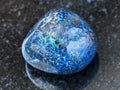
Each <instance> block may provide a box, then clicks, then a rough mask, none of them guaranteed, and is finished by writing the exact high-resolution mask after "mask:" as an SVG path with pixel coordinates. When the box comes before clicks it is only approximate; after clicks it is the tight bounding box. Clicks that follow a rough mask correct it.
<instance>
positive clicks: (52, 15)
mask: <svg viewBox="0 0 120 90" xmlns="http://www.w3.org/2000/svg"><path fill="white" fill-rule="evenodd" d="M96 47H97V40H96V36H95V34H94V32H93V30H92V29H91V28H90V27H89V26H88V25H87V24H86V22H85V21H84V20H82V19H81V17H79V16H78V15H77V14H75V13H73V12H71V11H68V10H65V9H63V8H60V9H53V10H50V11H49V12H47V13H46V14H45V15H44V17H43V18H41V19H40V20H39V21H38V22H37V23H36V24H35V25H34V26H33V27H32V29H31V30H30V31H29V33H28V34H27V36H26V38H25V39H24V41H23V44H22V54H23V56H24V58H25V60H26V61H27V62H28V63H29V64H30V65H32V66H33V67H35V68H37V69H39V70H42V71H45V72H48V73H54V74H72V73H75V72H78V71H80V70H82V69H84V68H85V67H86V66H87V65H88V64H89V63H90V62H91V61H92V59H93V57H94V56H95V54H96Z"/></svg>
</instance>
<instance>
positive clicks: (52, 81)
mask: <svg viewBox="0 0 120 90" xmlns="http://www.w3.org/2000/svg"><path fill="white" fill-rule="evenodd" d="M98 68H99V57H98V54H96V56H95V57H94V59H93V61H92V62H91V63H90V64H89V65H88V66H87V67H86V68H85V69H84V70H82V71H80V72H78V73H75V74H72V75H55V74H49V73H46V72H43V71H40V70H38V69H35V68H33V67H32V66H30V65H29V64H27V63H26V72H27V75H28V77H29V79H30V80H31V81H32V82H33V83H34V84H35V85H36V86H38V87H39V88H40V89H45V90H73V89H74V90H80V89H82V88H84V87H86V86H87V85H88V84H89V83H90V82H91V80H92V79H93V78H94V76H95V75H96V73H97V71H98Z"/></svg>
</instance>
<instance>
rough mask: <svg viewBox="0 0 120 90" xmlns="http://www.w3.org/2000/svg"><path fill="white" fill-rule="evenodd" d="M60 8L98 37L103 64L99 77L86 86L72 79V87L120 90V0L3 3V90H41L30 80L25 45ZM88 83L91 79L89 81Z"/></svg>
mask: <svg viewBox="0 0 120 90" xmlns="http://www.w3.org/2000/svg"><path fill="white" fill-rule="evenodd" d="M59 7H64V8H68V9H69V10H72V11H74V12H76V13H77V14H78V15H80V16H81V17H82V18H84V20H86V21H87V22H88V24H89V25H90V26H91V27H92V28H93V29H94V31H95V32H96V34H97V37H98V56H99V60H98V61H99V65H98V69H97V72H96V74H95V75H94V77H92V79H90V82H89V83H88V84H87V85H83V87H82V84H83V83H82V84H80V85H79V84H78V82H79V80H78V81H77V82H76V81H75V82H74V80H76V79H73V77H71V78H72V79H70V80H71V81H69V80H68V82H71V83H70V84H68V87H69V85H70V88H71V89H72V88H73V89H77V90H80V89H81V88H82V89H83V90H120V0H62V1H61V0H34V1H33V0H0V90H39V88H37V87H36V86H35V85H34V84H33V83H32V82H31V81H30V80H29V78H28V77H27V74H26V71H25V61H24V59H23V57H22V54H21V44H22V41H23V39H24V38H25V36H26V34H27V32H28V31H29V29H30V28H31V27H32V26H33V24H34V23H35V22H37V20H38V19H39V18H40V17H41V16H43V15H44V14H45V13H46V12H47V11H48V10H50V9H53V8H59ZM95 65H97V63H96V64H95ZM91 67H92V66H91ZM88 70H89V68H88ZM93 70H96V68H93ZM90 72H92V70H91V69H90ZM43 75H44V74H43ZM45 77H46V79H45V80H47V79H48V80H47V81H48V82H49V83H51V84H52V85H55V84H54V83H52V81H50V80H49V78H48V77H47V76H46V75H45V76H44V78H45ZM49 77H51V78H52V77H53V76H52V75H50V76H49ZM76 77H77V76H76ZM76 77H75V76H74V78H76ZM69 78H70V77H69ZM60 79H61V78H60ZM62 80H63V78H62ZM65 80H66V79H65ZM80 80H81V79H80ZM87 80H89V78H88V79H85V82H86V81H87ZM72 82H74V84H72ZM46 83H47V82H46ZM76 85H79V86H76ZM55 86H57V85H55ZM61 87H62V86H61ZM61 87H58V88H61ZM41 89H42V87H41ZM46 90H49V88H46ZM68 90H69V88H68Z"/></svg>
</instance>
